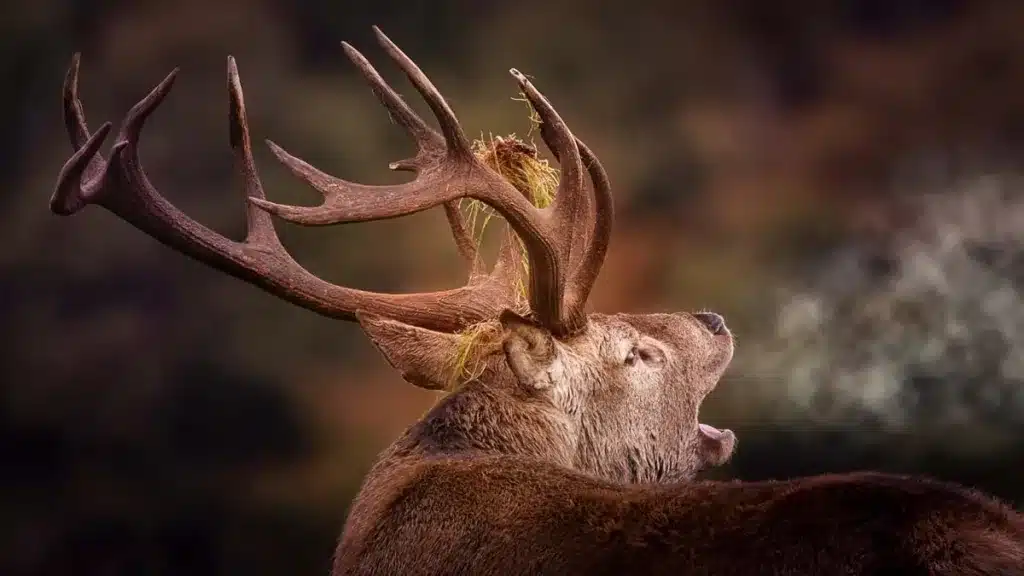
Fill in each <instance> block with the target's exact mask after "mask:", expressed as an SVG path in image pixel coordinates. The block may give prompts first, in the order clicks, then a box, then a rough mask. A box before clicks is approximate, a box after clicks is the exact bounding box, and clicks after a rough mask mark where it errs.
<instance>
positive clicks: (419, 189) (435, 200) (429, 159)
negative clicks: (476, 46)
mask: <svg viewBox="0 0 1024 576" xmlns="http://www.w3.org/2000/svg"><path fill="white" fill-rule="evenodd" d="M374 31H375V32H376V35H377V39H378V41H379V42H380V44H381V45H382V46H383V48H384V49H385V51H386V52H387V53H388V55H389V56H391V58H392V60H394V61H395V62H396V63H397V64H398V66H399V67H400V68H401V69H402V70H403V72H405V74H406V76H408V78H409V80H410V81H411V82H412V84H413V85H414V86H415V88H416V90H417V91H418V92H419V93H420V94H421V95H422V96H423V98H424V99H425V100H426V102H427V104H428V105H429V106H430V108H431V110H432V111H433V113H434V115H435V117H436V118H437V120H438V123H439V125H440V128H441V133H440V134H439V133H437V132H435V131H434V130H433V129H431V128H429V127H428V126H427V125H426V123H425V122H424V121H423V120H422V119H421V118H419V117H418V116H417V115H416V114H415V112H413V111H412V110H411V109H410V108H409V107H408V105H407V104H406V103H405V102H404V101H403V100H402V98H401V97H400V96H398V94H397V93H395V91H394V90H393V89H392V88H391V87H390V86H389V85H388V84H387V82H385V81H384V79H383V78H381V76H380V74H379V73H378V72H377V71H376V69H374V67H373V66H372V65H371V64H370V63H369V61H367V60H366V58H365V57H363V55H362V54H360V53H359V52H358V51H357V50H356V49H355V48H353V47H352V46H350V45H349V44H347V43H346V44H343V46H344V49H345V53H346V54H347V55H348V57H349V59H350V60H352V62H353V63H354V64H355V65H356V67H357V68H358V69H359V70H360V72H361V73H362V74H363V76H364V77H365V78H366V79H367V80H368V81H369V83H370V85H371V86H372V87H373V90H374V92H375V93H376V94H377V96H378V98H379V99H380V101H381V103H382V104H383V105H384V106H385V107H386V108H387V109H388V110H389V111H390V112H391V114H392V116H393V117H394V118H395V120H396V121H397V122H398V123H399V124H400V125H401V126H403V127H404V128H405V129H406V131H407V132H408V133H409V135H410V136H411V137H412V138H413V139H414V140H415V141H416V144H417V146H418V152H417V154H416V156H414V157H413V158H410V159H406V160H402V161H399V162H393V163H392V164H391V168H392V169H393V170H406V171H411V172H415V173H416V178H415V179H414V180H412V181H410V182H407V183H404V184H398V185H392V186H367V185H363V184H357V183H354V182H348V181H346V180H342V179H340V178H336V177H333V176H330V175H327V174H325V173H323V172H321V171H319V170H317V169H316V168H314V167H313V166H310V165H309V164H307V163H306V162H305V161H303V160H301V159H299V158H297V157H295V156H292V155H291V154H289V153H288V152H286V151H284V150H283V149H282V148H281V147H279V146H277V145H276V144H274V143H272V142H268V143H269V144H270V146H271V149H272V150H273V152H274V154H275V155H276V156H277V158H278V160H280V161H281V162H282V163H283V164H284V165H285V166H287V167H288V168H289V169H290V170H291V171H292V172H293V173H294V174H295V175H297V176H298V177H299V178H301V179H303V180H305V181H306V182H307V183H308V184H309V185H310V186H311V187H313V188H315V189H316V190H318V191H319V192H320V193H321V194H322V195H323V196H324V201H323V203H322V204H320V205H319V206H309V207H300V206H285V205H281V204H275V203H272V202H268V201H266V200H262V199H253V200H252V202H253V203H255V204H256V205H258V206H260V207H261V208H263V209H265V210H267V211H268V212H270V213H272V214H274V215H276V216H279V217H281V218H283V219H285V220H288V221H290V222H295V223H298V224H304V225H310V226H319V225H329V224H339V223H345V222H360V221H365V220H375V219H380V218H393V217H396V216H402V215H406V214H411V213H414V212H419V211H421V210H426V209H428V208H431V207H434V206H437V205H439V204H443V203H447V202H452V201H454V200H457V199H459V198H474V199H477V200H480V201H482V202H484V203H486V204H488V205H490V206H491V207H493V208H494V209H495V210H497V211H498V212H499V213H500V214H501V215H502V216H503V217H504V218H505V220H506V221H507V222H508V223H509V224H510V225H511V227H512V228H513V229H514V230H515V232H516V233H517V234H518V235H519V237H520V238H521V239H522V240H523V244H524V245H525V247H526V251H527V254H528V256H529V261H530V307H531V309H532V310H533V312H534V314H535V315H536V317H537V319H538V320H539V321H540V322H541V323H542V324H544V325H545V326H547V327H548V328H549V329H550V330H552V331H553V332H555V333H556V334H567V333H571V332H573V331H576V330H578V329H580V328H581V327H582V326H583V324H584V323H585V319H586V317H585V315H584V313H583V307H584V305H585V302H586V297H587V295H588V294H589V291H590V288H591V286H592V285H593V282H594V280H595V279H596V277H597V272H598V270H599V269H600V266H601V263H602V262H603V259H604V254H605V251H606V248H607V236H608V231H609V230H610V228H611V221H612V211H611V201H610V191H609V188H608V185H607V177H606V176H605V175H604V172H603V169H602V168H601V166H600V163H599V162H597V159H596V158H595V157H594V156H593V154H592V153H590V151H589V150H587V152H586V155H587V156H588V169H589V170H590V172H591V177H592V179H593V180H594V183H595V186H594V187H595V192H596V193H597V198H596V202H595V208H597V210H596V211H595V210H589V208H590V202H589V201H588V200H589V199H588V198H587V190H586V188H585V186H584V181H583V174H582V162H581V158H580V148H579V147H578V145H577V140H576V138H575V137H574V136H573V135H572V133H571V132H570V131H569V129H568V127H567V126H566V125H565V122H564V121H563V120H562V119H561V117H559V115H558V113H557V112H556V111H555V109H554V108H553V107H552V106H551V104H550V103H549V102H548V101H547V99H546V98H544V96H543V95H541V93H540V92H538V91H537V89H536V88H535V87H534V86H533V84H532V83H530V81H529V80H527V79H526V77H525V76H523V75H522V74H521V73H520V72H519V71H517V70H515V69H513V70H511V71H510V73H511V74H512V76H513V77H514V78H515V79H516V80H517V81H518V83H519V85H520V87H521V88H522V90H523V92H524V93H525V95H526V97H527V99H528V100H529V101H530V103H531V104H532V105H533V108H534V109H535V110H536V111H537V113H538V115H539V116H540V119H541V121H542V123H543V126H544V130H543V131H542V136H543V137H544V140H545V143H546V144H547V145H548V147H549V148H550V149H551V150H552V152H553V153H554V154H555V156H556V157H557V158H558V160H559V162H560V164H561V179H560V181H559V186H558V191H557V193H556V194H555V198H554V201H553V202H552V204H551V206H549V207H548V208H544V209H541V208H537V207H536V206H534V205H533V204H532V203H531V202H530V201H529V200H527V199H526V198H524V197H523V195H522V194H520V193H519V192H518V191H517V190H516V189H515V188H514V187H513V186H512V185H511V184H510V183H508V182H507V181H506V180H504V179H503V178H502V177H501V176H500V175H499V174H497V173H495V172H494V171H493V170H491V169H489V168H488V167H486V166H484V165H483V164H482V163H481V162H480V161H479V160H478V159H477V158H476V157H475V156H474V155H473V153H472V151H471V150H470V144H469V141H468V139H467V138H466V136H465V134H464V133H463V131H462V128H461V127H460V125H459V123H458V120H457V119H456V118H455V114H454V113H453V112H452V110H451V108H450V107H449V106H448V104H447V102H445V100H444V98H443V97H442V96H441V94H440V93H439V92H438V90H437V88H435V87H434V85H433V84H432V83H431V81H430V80H429V79H428V78H427V76H426V75H425V74H424V73H423V72H422V71H421V70H420V69H419V67H417V66H416V64H414V63H413V61H412V60H411V59H409V57H408V56H406V55H405V54H404V53H403V52H402V51H401V50H400V49H399V48H398V46H396V45H395V44H394V43H393V42H391V40H390V39H388V37H387V36H385V35H384V34H383V33H382V32H381V31H380V30H379V29H378V28H376V27H374ZM579 224H583V226H584V227H583V229H582V231H581V232H582V234H583V235H584V237H585V238H588V239H589V242H587V247H586V249H585V250H583V252H584V254H582V255H581V254H579V251H580V243H579V242H578V241H575V242H574V234H573V233H574V231H575V230H574V229H575V227H576V226H577V225H579ZM577 238H578V237H577ZM567 274H568V275H569V281H568V282H567V281H566V275H567Z"/></svg>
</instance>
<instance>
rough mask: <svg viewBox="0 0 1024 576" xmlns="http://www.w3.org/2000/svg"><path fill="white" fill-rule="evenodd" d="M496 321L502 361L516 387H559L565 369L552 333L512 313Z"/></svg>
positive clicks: (534, 388)
mask: <svg viewBox="0 0 1024 576" xmlns="http://www.w3.org/2000/svg"><path fill="white" fill-rule="evenodd" d="M499 321H500V322H501V326H502V328H503V329H504V331H505V338H504V341H503V342H502V348H503V349H504V351H505V361H506V362H507V363H508V367H509V368H511V369H512V373H513V374H515V376H516V378H518V379H519V383H520V384H522V385H523V386H524V387H525V388H527V389H531V390H544V389H547V388H551V387H552V386H555V385H556V384H558V383H559V382H560V381H561V380H562V374H563V371H564V367H563V365H562V358H561V354H560V353H559V351H558V345H557V343H556V342H555V339H554V337H553V336H552V335H551V333H550V332H548V331H547V330H546V329H544V328H543V327H541V326H538V325H537V324H535V323H533V322H531V321H529V320H527V319H526V318H523V317H522V316H520V315H518V314H516V313H515V312H512V311H511V310H505V311H504V312H502V313H501V316H500V317H499Z"/></svg>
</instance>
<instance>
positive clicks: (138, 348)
mask: <svg viewBox="0 0 1024 576" xmlns="http://www.w3.org/2000/svg"><path fill="white" fill-rule="evenodd" d="M3 13H4V16H3V18H0V46H2V47H3V49H2V50H0V72H2V76H3V78H4V79H5V80H6V86H7V88H5V89H4V90H3V91H2V92H0V109H2V110H3V111H4V114H3V115H2V116H0V123H2V127H3V134H4V135H5V137H4V138H3V139H2V141H0V146H2V148H3V150H2V153H0V183H2V189H3V190H4V192H3V194H2V196H0V202H2V209H0V229H2V231H3V232H2V234H3V239H4V240H3V242H0V291H2V292H0V294H2V298H0V316H2V319H3V320H2V322H0V330H2V331H3V337H4V343H5V345H4V346H3V347H2V348H0V358H2V361H0V374H2V386H0V391H2V396H0V458H2V470H3V472H2V473H0V526H2V530H3V531H2V533H0V573H3V574H5V575H14V574H46V575H49V574H68V573H74V574H96V575H121V574H133V575H135V574H138V575H142V574H147V575H148V574H154V575H159V574H189V575H195V576H202V575H214V574H248V575H251V576H256V575H264V574H266V575H276V574H326V573H327V571H328V567H329V563H330V557H331V553H332V550H333V545H334V542H335V539H336V537H337V536H338V534H339V533H340V530H341V526H342V523H343V521H344V518H345V515H346V511H347V505H348V502H349V501H350V499H351V498H352V497H353V495H354V493H355V492H356V490H357V489H358V486H359V482H360V480H361V478H362V475H363V474H364V473H365V471H366V470H367V468H368V467H369V465H370V463H371V462H372V460H373V458H374V457H375V454H376V453H377V452H378V451H379V450H381V449H382V448H383V447H384V446H386V445H387V444H388V443H389V442H390V441H392V440H393V439H394V438H395V437H396V436H397V435H398V434H400V433H401V431H402V430H403V429H404V428H405V427H406V426H407V425H409V424H410V423H411V422H413V421H414V420H415V419H416V418H417V417H418V416H420V415H421V414H422V413H423V412H424V411H425V410H427V409H428V408H429V407H430V406H431V405H432V403H433V402H435V401H436V397H435V396H434V395H433V394H431V393H428V392H424V391H421V390H418V389H415V388H413V387H412V386H409V385H408V384H406V383H405V382H403V381H402V380H401V378H400V377H399V376H398V375H397V374H396V373H394V372H392V371H391V370H390V369H388V367H387V365H386V364H385V362H384V361H383V359H382V358H380V357H379V356H378V354H377V353H376V352H375V351H374V350H373V349H372V348H371V346H370V345H369V343H368V342H367V341H366V340H365V339H364V337H363V336H362V334H361V333H360V331H359V330H358V328H357V327H356V326H354V325H351V324H348V323H344V322H337V321H332V320H329V319H326V318H321V317H319V316H316V315H314V314H312V313H310V312H307V311H304V310H301V309H298V308H295V307H293V306H291V305H289V304H286V303H283V302H281V301H278V300H276V299H274V298H273V297H270V296H268V295H266V294H263V293H261V292H260V291H258V290H257V289H255V288H253V287H250V286H248V285H246V284H243V283H241V282H239V281H236V280H234V279H231V278H228V277H226V276H223V275H220V274H218V273H214V272H212V271H210V270H208V269H205V268H203V267H202V266H200V265H198V264H196V263H195V262H193V261H191V260H189V259H186V258H184V257H182V256H179V255H177V254H176V253H173V252H171V251H170V250H168V249H166V248H164V247H163V246H161V245H159V244H158V243H157V242H155V241H153V240H151V239H149V238H147V237H145V236H143V235H142V234H140V233H139V232H137V231H136V230H135V229H133V228H131V227H130V226H128V225H126V224H124V223H123V222H121V221H119V220H117V219H116V218H115V217H113V216H111V215H110V214H108V213H106V212H104V211H103V210H101V209H98V208H94V207H93V208H89V209H87V210H85V211H84V212H82V213H81V214H79V215H76V216H74V217H71V218H59V217H56V216H53V215H51V214H50V213H49V211H48V210H47V200H48V198H49V195H50V193H51V191H52V187H53V184H54V183H55V181H56V176H57V173H58V171H59V169H60V167H61V165H62V164H63V162H64V161H65V160H66V159H67V157H68V156H69V155H70V153H71V148H70V145H69V144H68V142H67V140H66V137H65V135H64V132H63V127H62V125H61V105H60V95H61V93H60V86H61V82H62V80H63V76H64V72H65V70H66V67H67V65H68V63H69V61H70V57H71V54H72V53H73V52H75V51H82V53H83V64H82V71H81V86H80V88H81V93H82V97H83V100H84V102H85V107H86V111H87V115H88V117H89V119H90V123H91V126H92V127H96V126H98V125H99V124H100V123H101V122H103V121H105V120H112V121H115V122H117V121H119V119H120V118H121V116H122V115H123V114H124V112H126V111H127V110H128V108H129V107H131V105H132V104H134V103H135V102H136V101H137V100H138V99H140V98H141V97H142V96H143V95H145V94H146V92H147V91H148V90H149V89H150V88H151V87H152V86H154V85H155V84H156V83H157V82H158V81H159V80H160V79H161V78H163V76H164V75H165V74H166V73H167V72H169V71H170V70H171V69H172V68H173V67H174V66H181V67H182V72H181V74H180V75H179V78H178V82H177V83H176V86H175V88H174V91H173V92H172V94H171V96H170V98H169V99H168V100H167V101H166V102H165V103H164V105H163V106H162V107H161V108H160V110H159V111H158V112H157V113H156V115H155V116H154V117H153V118H152V119H151V121H150V122H149V124H148V125H147V129H146V132H145V133H144V137H143V146H142V154H143V157H144V160H145V162H146V166H147V168H148V171H149V173H150V175H151V178H152V180H153V181H154V182H155V183H156V184H157V185H158V187H159V188H161V189H162V190H163V191H164V193H165V194H166V195H167V196H168V197H169V198H171V199H172V200H173V201H174V202H175V203H176V204H177V205H178V206H180V207H181V208H182V209H184V210H185V211H186V212H187V213H189V214H191V215H193V216H194V217H195V218H197V219H198V220H200V221H201V222H203V223H205V224H207V225H209V226H211V227H213V228H215V229H217V230H219V231H222V232H223V233H225V234H228V235H231V236H233V237H236V238H237V237H239V236H240V234H242V231H243V229H244V223H243V212H242V209H243V202H242V198H241V194H240V192H239V188H238V182H237V181H236V180H235V179H234V177H233V174H232V170H231V152H230V148H229V146H228V135H227V96H226V88H225V59H226V56H227V55H229V54H231V55H234V56H235V57H236V58H237V59H238V63H239V67H240V70H241V75H242V81H243V85H244V87H245V91H246V100H247V104H248V108H249V113H250V120H251V124H252V127H253V131H254V137H255V138H257V140H261V139H262V138H266V137H272V138H273V139H274V140H275V141H277V142H279V143H281V144H282V145H283V146H285V147H286V148H288V149H289V150H290V151H292V152H294V153H296V154H298V155H300V156H303V157H304V158H306V159H307V160H309V161H310V162H312V163H314V164H316V165H318V166H319V167H321V168H322V169H323V170H325V171H327V172H329V173H333V174H336V175H341V176H345V177H348V178H350V179H354V180H360V181H364V182H369V183H385V182H394V181H397V180H398V179H399V178H400V176H399V175H395V174H391V173H389V172H388V171H387V169H386V165H387V162H388V161H391V160H394V159H397V158H401V157H404V156H405V155H407V154H408V153H409V151H410V144H409V142H408V141H407V140H406V139H405V137H404V135H403V134H402V133H401V130H400V129H398V128H397V127H395V126H393V125H391V124H390V123H389V122H388V119H387V115H386V113H385V112H384V111H383V109H381V108H380V107H379V106H378V104H377V103H376V100H375V99H374V97H373V95H372V94H371V92H370V91H369V90H368V89H367V87H366V85H365V84H364V83H363V81H362V80H361V78H360V77H358V75H357V74H356V73H355V71H354V69H353V67H351V65H349V63H348V61H347V60H346V59H345V58H344V55H343V54H342V52H341V50H340V48H339V42H340V41H341V40H347V41H349V42H351V43H353V44H354V45H355V46H356V47H357V48H359V49H361V50H362V51H363V52H364V53H365V54H366V55H367V56H368V57H369V58H370V59H371V60H372V61H374V62H376V63H377V64H378V65H379V68H380V69H381V71H382V73H383V74H384V75H385V77H387V78H389V79H391V80H392V81H393V82H394V83H395V85H396V86H397V87H398V89H399V90H400V91H401V92H403V93H404V94H406V95H410V96H411V95H412V94H413V91H412V89H411V87H410V86H409V85H408V84H407V83H405V81H404V79H403V78H401V75H400V73H397V70H396V69H395V67H393V66H391V65H390V63H389V62H388V61H387V60H386V58H385V57H384V55H383V53H382V51H381V50H380V49H379V48H378V47H377V46H376V44H375V43H374V40H373V35H372V31H371V28H370V26H371V25H372V24H378V25H380V26H381V27H382V28H383V30H384V31H385V32H386V33H388V34H389V36H391V38H392V39H394V40H395V41H396V42H397V43H398V44H399V45H400V46H401V47H402V48H403V49H404V50H405V51H406V52H407V53H409V54H410V55H411V56H412V57H413V58H414V59H416V61H417V62H418V63H419V64H420V65H421V66H422V67H423V68H424V69H425V70H426V71H427V73H428V74H429V75H430V76H431V77H432V78H433V80H434V81H435V83H436V84H437V85H438V86H439V87H440V88H441V90H442V92H443V93H444V94H445V95H446V96H447V98H448V99H449V101H450V102H451V104H452V106H453V108H454V109H455V111H456V113H457V114H458V115H459V117H460V119H461V121H462V123H463V125H464V126H465V127H466V129H467V131H468V133H469V134H471V135H474V136H487V135H490V134H493V135H502V134H509V133H516V134H519V135H520V136H525V135H526V133H527V132H528V130H529V123H528V120H527V109H526V108H525V105H524V104H523V103H522V102H520V101H517V100H516V98H518V93H517V91H516V86H515V83H514V82H513V81H512V79H511V78H510V77H509V76H508V75H507V73H506V71H507V70H508V68H510V67H513V66H514V67H517V68H519V69H520V70H522V71H524V72H525V73H527V74H529V75H531V76H532V77H533V78H534V79H535V80H536V83H537V85H538V86H539V87H540V89H541V90H542V91H544V92H545V93H546V94H547V95H548V97H549V98H550V99H551V100H552V101H553V103H554V104H555V106H556V107H557V108H558V109H559V110H560V112H561V114H562V116H563V117H564V118H566V120H567V121H568V123H569V125H570V126H571V127H572V129H573V131H574V132H575V133H576V134H577V135H578V136H580V137H581V138H582V139H583V140H584V141H586V142H587V143H588V144H589V145H590V146H591V147H592V148H593V149H594V150H595V151H596V152H597V154H598V155H599V156H600V157H601V158H602V159H603V162H604V164H605V166H606V167H607V169H608V171H609V172H610V174H611V177H612V180H613V183H614V186H615V194H616V202H617V209H618V221H617V227H616V230H615V236H614V240H613V246H612V249H611V252H610V255H609V257H608V262H607V264H606V266H605V268H604V272H603V275H602V278H601V280H600V281H599V283H598V285H597V287H596V290H595V293H594V296H593V298H592V307H593V308H594V309H595V310H599V311H606V312H611V311H633V312H639V311H652V310H664V309H696V308H710V309H714V310H716V311H719V312H722V313H724V314H725V315H726V317H727V318H728V319H729V322H730V324H731V325H732V326H733V328H734V329H735V331H736V332H737V334H738V350H737V355H736V360H735V362H734V364H733V367H732V368H731V369H730V371H729V373H728V374H727V376H726V378H725V379H724V380H723V382H722V384H721V385H720V387H719V389H718V390H717V391H716V393H715V394H714V395H713V396H712V397H711V398H709V400H708V402H707V403H706V405H705V408H704V410H703V412H702V419H703V420H705V421H707V422H710V423H713V424H716V425H720V426H729V427H732V428H733V429H735V430H736V431H737V433H738V436H739V438H740V444H739V450H738V453H737V455H736V457H735V459H734V460H733V461H732V463H731V464H730V465H729V466H727V467H725V468H723V469H721V470H717V471H715V472H714V473H713V474H712V475H711V476H713V477H738V478H743V479H749V480H754V479H761V478H782V477H791V476H796V475H803V474H811V473H818V472H825V471H842V470H856V469H867V468H871V469H880V470H890V471H901V472H917V473H924V474H929V475H932V476H936V477H939V478H943V479H947V480H954V481H957V482H961V483H964V484H967V485H970V486H976V487H979V488H981V489H984V490H986V491H988V492H990V493H993V494H995V495H997V496H1000V497H1002V498H1005V499H1007V500H1008V501H1010V502H1011V503H1013V504H1014V505H1016V506H1018V507H1020V506H1022V505H1024V354H1022V351H1024V350H1022V347H1024V311H1022V307H1021V296H1022V289H1024V247H1022V240H1024V204H1022V203H1021V202H1022V201H1021V197H1020V193H1019V191H1020V190H1022V183H1021V182H1020V167H1021V159H1022V158H1024V156H1022V152H1024V150H1022V149H1021V144H1022V138H1024V34H1021V29H1022V28H1024V3H1021V2H1018V1H1015V0H1005V1H996V0H993V1H981V0H979V1H975V2H970V1H967V0H931V1H928V0H901V1H899V2H893V1H891V0H773V1H772V2H754V1H750V2H745V1H742V0H678V1H676V2H668V1H665V2H659V1H648V0H634V1H632V2H621V3H617V4H616V6H598V5H595V4H593V3H591V2H585V1H583V0H561V1H557V2H555V1H549V2H540V1H521V2H493V1H484V0H444V1H434V2H423V1H412V0H378V1H376V2H363V3H358V2H342V1H336V0H329V1H328V0H292V1H283V0H219V1H217V2H211V1H210V0H176V1H174V2H166V1H156V0H135V1H132V2H128V1H120V2H119V1H113V0H107V1H102V0H91V1H90V0H77V1H71V0H38V1H36V2H20V3H9V5H7V6H5V7H4V9H3ZM410 100H411V101H412V102H413V104H414V106H415V107H416V108H417V109H418V110H421V111H423V110H424V109H425V106H423V105H422V103H421V102H419V101H418V100H416V99H415V98H410ZM256 153H257V158H256V159H257V163H258V164H259V165H260V167H261V170H262V176H263V180H264V184H265V186H266V188H267V191H268V194H269V195H270V196H271V198H272V199H275V200H279V201H284V202H299V203H310V202H313V201H314V199H315V197H314V195H313V193H312V192H311V191H309V190H308V189H306V188H304V187H303V186H302V185H301V184H299V183H298V182H297V181H296V180H295V179H293V178H292V177H290V176H289V175H288V174H286V173H285V171H284V170H283V169H282V168H281V167H280V166H279V165H277V164H276V163H275V162H274V161H273V159H272V158H271V156H270V154H269V153H268V151H267V149H266V147H264V146H262V145H260V146H258V148H257V152H256ZM278 228H279V230H280V232H281V235H282V237H283V239H284V241H285V244H286V245H287V246H288V247H289V248H290V249H291V250H292V252H293V253H294V254H295V255H296V256H297V258H298V259H299V260H300V261H301V262H302V263H303V264H305V265H307V266H308V267H309V268H310V269H311V270H312V271H314V272H316V273H318V274H320V275H322V276H323V277H325V278H327V279H330V280H332V281H335V282H339V283H344V284H347V285H352V286H358V287H364V288H370V289H377V290H400V291H419V290H426V289H436V288H442V287H448V286H454V285H457V284H458V283H460V282H461V281H462V280H463V278H464V272H465V271H464V269H463V265H462V263H461V261H460V260H459V258H458V256H457V252H456V250H455V247H454V245H453V243H452V242H451V239H450V236H449V235H448V232H447V229H446V225H445V222H444V218H443V215H442V213H441V211H440V210H439V209H437V210H431V211H429V212H426V213H423V214H419V215H416V216H413V217H408V218H404V219H400V220H392V221H387V222H382V223H369V224H359V225H349V226H342V227H333V228H319V229H304V228H300V227H297V226H290V225H285V224H279V226H278Z"/></svg>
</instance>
